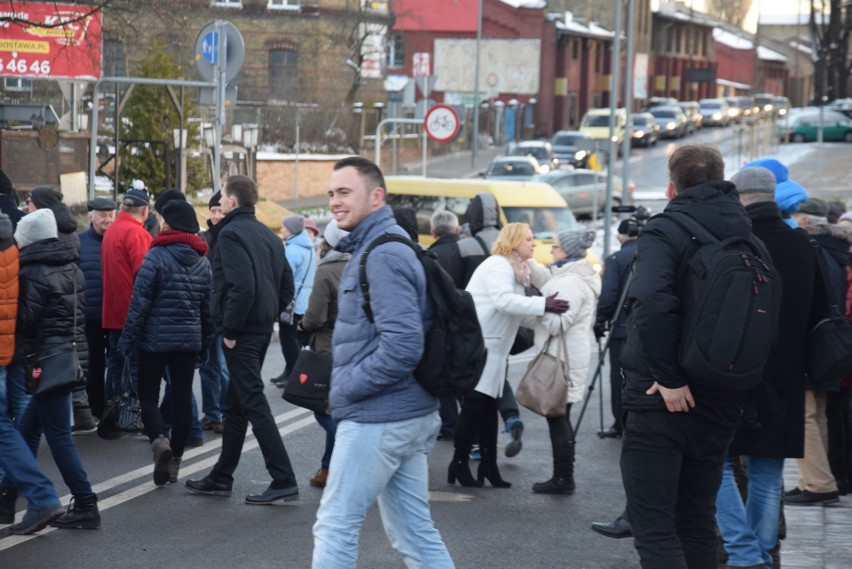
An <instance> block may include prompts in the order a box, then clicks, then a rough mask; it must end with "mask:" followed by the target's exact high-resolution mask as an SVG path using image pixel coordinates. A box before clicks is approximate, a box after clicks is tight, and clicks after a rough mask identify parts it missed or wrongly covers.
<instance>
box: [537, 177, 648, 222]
mask: <svg viewBox="0 0 852 569" xmlns="http://www.w3.org/2000/svg"><path fill="white" fill-rule="evenodd" d="M533 181H536V182H545V183H547V184H550V185H551V186H553V187H554V188H556V191H557V192H559V195H561V196H562V197H563V198H565V201H566V202H568V207H569V208H571V211H573V212H574V215H577V216H580V215H582V216H591V215H592V214H593V213H594V212H595V211H598V212H601V211H603V210H604V204H605V200H606V174H605V173H601V172H596V171H595V170H586V169H577V170H571V171H567V172H561V171H557V172H550V173H548V174H542V175H540V176H536V177H535V178H533ZM630 191H631V188H630V187H628V193H629V192H630ZM621 203H625V201H624V183H623V181H622V179H621V178H620V177H618V176H614V177H613V184H612V204H613V205H619V204H621Z"/></svg>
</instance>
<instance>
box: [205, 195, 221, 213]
mask: <svg viewBox="0 0 852 569" xmlns="http://www.w3.org/2000/svg"><path fill="white" fill-rule="evenodd" d="M221 201H222V190H219V191H218V192H216V193H215V194H213V196H212V197H211V198H210V201H209V202H207V207H208V208H209V209H213V208H214V207H218V206H220V205H222V203H221Z"/></svg>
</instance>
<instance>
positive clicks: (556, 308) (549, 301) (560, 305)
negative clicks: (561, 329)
mask: <svg viewBox="0 0 852 569" xmlns="http://www.w3.org/2000/svg"><path fill="white" fill-rule="evenodd" d="M557 294H558V293H555V292H554V293H553V294H552V295H550V296H548V297H547V298H545V299H544V311H545V312H553V313H554V314H564V313H565V312H568V301H567V300H558V299H557V298H556V295H557Z"/></svg>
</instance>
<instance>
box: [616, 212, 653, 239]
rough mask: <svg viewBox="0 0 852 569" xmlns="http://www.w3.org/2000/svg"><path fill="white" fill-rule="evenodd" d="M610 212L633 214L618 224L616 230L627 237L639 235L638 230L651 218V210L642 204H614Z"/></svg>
mask: <svg viewBox="0 0 852 569" xmlns="http://www.w3.org/2000/svg"><path fill="white" fill-rule="evenodd" d="M612 212H613V213H631V214H633V215H631V216H630V217H628V218H627V219H625V220H623V221H622V222H621V223H620V224H619V225H618V232H619V233H621V234H623V235H627V236H628V237H636V236H637V235H639V231H641V230H642V227H643V226H644V225H645V223H646V222H647V221H648V220H649V219H651V210H649V209H648V208H647V207H645V206H643V205H640V206H635V205H616V206H613V207H612Z"/></svg>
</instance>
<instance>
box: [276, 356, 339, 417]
mask: <svg viewBox="0 0 852 569" xmlns="http://www.w3.org/2000/svg"><path fill="white" fill-rule="evenodd" d="M330 387H331V355H330V354H318V353H317V352H314V351H311V350H302V351H301V352H299V358H298V359H297V360H296V364H295V365H294V366H293V371H292V372H291V373H290V377H289V378H288V380H287V386H286V387H284V393H283V394H282V395H281V397H282V398H283V399H284V400H285V401H289V402H290V403H292V404H293V405H298V406H299V407H304V408H305V409H310V410H311V411H315V412H317V413H328V391H329V389H330Z"/></svg>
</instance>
